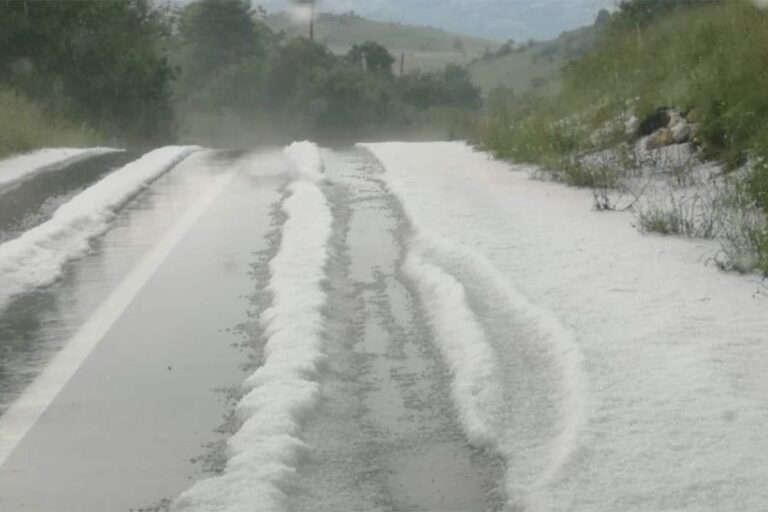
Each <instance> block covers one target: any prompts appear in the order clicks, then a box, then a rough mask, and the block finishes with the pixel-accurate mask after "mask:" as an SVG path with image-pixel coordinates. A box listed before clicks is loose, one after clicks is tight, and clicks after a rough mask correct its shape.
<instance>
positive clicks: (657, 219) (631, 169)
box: [475, 0, 768, 274]
mask: <svg viewBox="0 0 768 512" xmlns="http://www.w3.org/2000/svg"><path fill="white" fill-rule="evenodd" d="M605 23H606V27H605V29H604V31H603V33H602V35H601V37H600V39H599V40H598V42H597V44H596V45H595V46H594V48H593V49H592V50H590V51H589V52H587V53H586V54H585V55H583V56H582V57H580V58H578V59H576V60H574V61H573V62H571V63H569V64H567V65H566V66H565V67H564V68H563V69H562V71H561V76H560V83H561V87H560V90H559V92H558V93H557V94H555V95H551V96H548V97H547V96H541V95H538V96H533V95H529V96H527V97H523V98H519V97H514V98H509V99H508V100H507V101H505V100H504V98H503V97H502V98H496V100H495V101H493V102H489V104H488V108H487V110H486V113H485V115H484V116H483V117H482V119H481V120H480V121H479V122H478V124H477V127H476V135H475V136H476V140H477V142H478V143H479V144H480V145H481V146H482V147H484V148H486V149H488V150H490V151H492V152H494V153H495V154H496V155H498V156H499V157H501V158H509V159H514V160H517V161H522V162H531V163H535V164H538V165H540V166H541V167H542V168H543V169H545V170H546V171H545V172H546V174H547V175H548V176H550V177H553V178H555V179H557V180H560V181H563V182H565V183H568V184H570V185H575V186H585V187H591V188H592V189H593V190H594V191H595V206H596V207H597V208H599V209H615V208H632V209H634V210H635V211H636V212H637V213H638V227H640V228H641V229H642V230H644V231H654V232H659V233H662V234H678V235H683V236H691V237H704V238H717V239H720V240H721V241H722V242H723V251H722V258H719V259H718V263H719V264H720V265H721V266H723V267H724V268H729V269H735V270H740V271H750V270H755V269H756V270H759V271H762V272H764V273H766V274H768V228H766V226H767V225H768V224H767V223H766V218H768V123H766V119H768V96H767V95H766V94H765V91H766V90H768V67H767V66H766V65H765V63H766V62H768V11H766V10H765V9H761V8H760V6H759V2H751V1H747V0H743V1H742V0H733V1H726V0H627V1H624V2H622V3H621V4H619V8H618V10H617V12H615V13H614V14H612V15H609V18H608V19H606V20H605ZM713 162H714V163H716V164H717V165H715V166H714V167H713V166H712V165H709V164H707V163H713ZM705 168H706V169H705ZM621 197H626V198H628V200H626V201H624V202H622V201H620V200H619V199H617V198H621Z"/></svg>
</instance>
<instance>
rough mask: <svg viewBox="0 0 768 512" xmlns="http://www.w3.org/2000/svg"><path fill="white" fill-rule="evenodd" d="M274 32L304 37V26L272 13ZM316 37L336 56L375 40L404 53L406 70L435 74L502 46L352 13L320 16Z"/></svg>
mask: <svg viewBox="0 0 768 512" xmlns="http://www.w3.org/2000/svg"><path fill="white" fill-rule="evenodd" d="M266 23H267V25H269V26H270V28H272V29H273V30H276V31H282V32H285V34H286V35H287V36H289V37H295V36H306V35H307V31H308V29H307V26H306V25H303V24H297V23H295V22H294V20H293V18H292V17H291V16H290V15H289V14H287V13H283V12H280V13H271V14H269V15H268V16H267V18H266ZM315 38H316V39H317V41H319V42H321V43H324V44H326V45H328V47H329V48H330V49H331V51H333V52H334V53H337V54H344V53H346V52H347V51H349V49H350V48H352V46H353V45H355V44H359V43H363V42H365V41H376V42H377V43H379V44H381V45H383V46H385V47H386V48H387V49H388V50H389V51H390V53H392V55H394V56H395V57H397V58H398V64H397V65H398V66H399V58H400V55H401V54H403V53H404V54H405V71H406V72H408V71H413V70H416V69H421V70H422V71H434V70H439V69H443V68H444V67H445V65H446V64H450V63H454V64H460V65H466V64H469V63H470V62H472V61H474V60H476V59H479V58H481V57H482V56H483V55H486V53H491V52H495V51H496V50H497V49H498V48H500V47H501V46H502V44H501V43H500V42H499V41H494V40H492V39H484V38H479V37H473V36H466V35H462V34H456V33H453V32H448V31H445V30H441V29H437V28H433V27H426V26H415V25H404V24H401V23H394V22H385V21H375V20H370V19H367V18H363V17H361V16H359V15H358V14H355V13H354V12H349V13H344V14H332V13H321V14H319V15H318V16H317V20H316V22H315Z"/></svg>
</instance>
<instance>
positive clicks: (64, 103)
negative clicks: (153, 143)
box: [0, 0, 173, 139]
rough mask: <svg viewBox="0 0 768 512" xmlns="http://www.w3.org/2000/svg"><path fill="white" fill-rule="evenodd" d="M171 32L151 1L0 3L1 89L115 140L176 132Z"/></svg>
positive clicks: (12, 0) (17, 0)
mask: <svg viewBox="0 0 768 512" xmlns="http://www.w3.org/2000/svg"><path fill="white" fill-rule="evenodd" d="M165 30H166V26H165V24H164V22H163V16H162V13H160V12H159V11H157V10H156V9H155V8H154V7H153V6H152V4H151V3H150V2H149V1H148V0H126V1H121V2H29V1H26V2H25V1H19V0H5V1H2V2H0V82H4V83H5V84H8V85H10V86H12V87H14V88H16V89H17V90H20V91H23V92H24V93H25V94H26V95H28V96H29V97H31V98H33V99H35V100H37V101H39V102H43V103H45V104H46V106H47V107H48V108H49V109H52V110H54V111H56V112H57V113H59V114H63V115H66V116H69V117H75V118H81V119H84V120H87V121H88V122H90V123H91V124H93V125H94V126H97V127H98V128H99V129H101V130H102V131H105V132H107V133H109V134H111V135H121V136H127V137H129V138H133V139H149V138H156V137H165V136H168V135H169V134H170V133H171V132H172V124H171V118H172V111H171V106H170V95H171V90H170V82H171V80H172V78H173V70H172V68H171V66H170V65H169V64H168V62H167V61H166V59H165V56H164V55H163V52H162V48H160V43H161V42H162V39H163V37H164V35H165Z"/></svg>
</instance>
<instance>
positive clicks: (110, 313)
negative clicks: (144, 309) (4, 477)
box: [0, 171, 237, 467]
mask: <svg viewBox="0 0 768 512" xmlns="http://www.w3.org/2000/svg"><path fill="white" fill-rule="evenodd" d="M236 175H237V171H231V172H229V173H227V174H223V175H221V176H219V177H217V178H216V181H215V182H214V184H213V185H212V186H211V187H210V188H209V189H208V190H207V191H206V192H205V193H204V194H203V195H202V197H201V198H200V199H199V200H198V201H197V202H196V203H195V204H194V205H193V206H192V207H190V209H189V210H188V211H187V212H185V213H184V215H183V216H182V217H181V219H179V221H178V222H177V223H176V224H175V225H174V226H173V227H172V228H171V229H170V231H168V233H167V234H166V235H165V236H164V237H163V238H162V240H160V242H159V243H158V244H157V245H156V246H155V247H154V248H153V249H152V250H150V251H149V253H148V254H147V255H146V256H144V258H143V259H142V260H141V261H139V263H138V264H136V266H135V267H134V268H133V269H132V270H131V272H130V273H129V274H128V275H127V276H126V277H125V278H124V279H123V280H122V281H121V282H120V284H119V285H118V286H117V288H115V290H114V291H113V292H112V293H111V294H110V295H109V297H108V298H107V299H106V300H105V301H104V302H103V303H102V304H101V305H100V306H99V308H98V309H97V310H96V311H95V312H94V314H93V315H91V317H90V318H89V319H88V320H87V321H86V322H85V323H84V324H83V325H82V326H81V327H80V329H79V330H78V331H77V333H76V334H75V335H74V336H73V337H72V338H71V339H70V340H69V341H68V342H67V344H66V345H65V346H64V347H63V348H62V349H61V350H60V351H59V353H58V354H57V355H56V356H55V357H54V358H53V359H52V360H51V362H50V363H49V364H48V366H47V367H46V368H45V370H43V372H42V373H41V374H40V375H38V376H37V378H36V379H35V380H34V381H33V382H32V384H30V385H29V386H28V387H27V389H26V390H25V391H24V392H23V393H22V395H21V396H20V397H19V398H18V399H17V400H16V401H15V402H14V403H13V404H12V405H11V406H10V407H9V408H8V409H7V410H6V411H5V413H4V414H3V415H2V416H0V467H2V466H3V465H4V464H5V462H6V461H7V460H8V457H9V456H10V455H11V453H12V452H13V450H14V449H15V448H16V447H17V446H18V445H19V443H20V442H21V441H22V439H24V437H25V436H26V435H27V433H28V432H29V431H30V430H31V429H32V427H33V426H34V425H35V423H36V422H37V420H38V419H39V418H40V416H42V415H43V413H44V412H45V410H46V409H47V408H48V406H49V405H50V404H51V403H52V402H53V401H54V400H55V399H56V397H57V396H58V395H59V393H60V392H61V390H62V389H63V388H64V386H65V385H66V384H67V382H69V380H70V379H71V378H72V376H73V375H74V374H75V372H77V370H78V369H79V368H80V366H81V365H82V363H83V362H84V361H85V359H86V358H87V357H88V355H89V354H90V353H91V352H92V351H93V349H94V348H96V346H97V345H98V344H99V342H100V341H101V340H102V338H103V337H104V336H105V335H106V334H107V332H108V331H109V329H110V328H111V327H112V325H114V323H115V322H116V321H117V319H118V318H120V316H121V315H122V314H123V311H125V309H126V308H127V307H128V306H129V305H130V304H131V302H132V301H133V299H134V298H135V297H136V295H138V293H139V292H140V291H141V289H142V288H143V287H144V286H145V285H146V284H147V282H148V281H149V279H150V278H151V277H152V276H153V275H154V274H155V272H156V271H157V269H158V268H159V267H160V265H161V264H162V263H163V262H164V261H165V259H166V258H167V257H168V256H169V255H170V254H171V252H172V251H173V249H174V248H175V247H176V245H177V244H178V243H179V242H180V241H181V239H182V238H183V237H184V235H185V234H186V233H187V232H188V231H189V230H190V229H191V228H192V226H193V225H194V224H195V223H196V222H197V221H198V220H199V219H200V217H202V215H203V214H204V213H205V212H206V210H207V209H208V208H209V207H210V206H211V204H212V203H213V201H214V199H216V197H217V196H218V195H219V194H220V193H221V192H222V191H223V190H224V188H225V187H226V186H227V185H228V184H229V183H230V182H231V181H232V179H233V178H234V177H235V176H236Z"/></svg>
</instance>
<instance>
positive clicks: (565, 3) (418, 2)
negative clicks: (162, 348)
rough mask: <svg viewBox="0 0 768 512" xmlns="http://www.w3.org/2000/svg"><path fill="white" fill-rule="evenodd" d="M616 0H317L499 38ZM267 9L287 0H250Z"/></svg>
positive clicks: (549, 31) (585, 21)
mask: <svg viewBox="0 0 768 512" xmlns="http://www.w3.org/2000/svg"><path fill="white" fill-rule="evenodd" d="M616 1H617V0H318V3H319V4H320V7H319V10H320V11H334V12H345V11H351V10H354V11H355V12H357V13H358V14H361V15H363V16H366V17H370V18H374V19H379V20H387V21H400V22H403V23H407V24H415V25H430V26H434V27H439V28H443V29H446V30H450V31H453V32H459V33H464V34H470V35H477V36H484V37H490V38H494V39H499V40H507V39H515V40H517V41H523V40H527V39H531V38H533V39H539V40H541V39H551V38H553V37H556V36H557V35H559V34H560V33H561V32H563V31H565V30H571V29H574V28H578V27H582V26H585V25H589V24H591V23H593V22H594V20H595V18H596V17H597V13H598V11H599V10H600V9H602V8H609V9H610V8H611V7H613V6H615V4H616ZM252 3H253V4H254V5H262V6H264V7H265V8H267V10H269V11H280V10H287V9H288V8H289V6H290V4H291V2H290V0H252Z"/></svg>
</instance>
